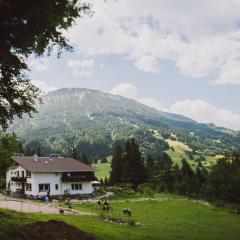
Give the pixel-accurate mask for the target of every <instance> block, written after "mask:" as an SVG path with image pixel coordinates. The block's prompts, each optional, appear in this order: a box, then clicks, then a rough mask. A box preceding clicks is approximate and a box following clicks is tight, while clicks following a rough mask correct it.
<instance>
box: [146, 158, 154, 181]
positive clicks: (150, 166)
mask: <svg viewBox="0 0 240 240" xmlns="http://www.w3.org/2000/svg"><path fill="white" fill-rule="evenodd" d="M145 168H146V176H147V180H148V182H151V183H153V182H154V172H155V162H154V160H153V158H152V156H151V155H148V157H147V159H146V160H145Z"/></svg>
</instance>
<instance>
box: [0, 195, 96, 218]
mask: <svg viewBox="0 0 240 240" xmlns="http://www.w3.org/2000/svg"><path fill="white" fill-rule="evenodd" d="M0 208H5V209H10V210H14V211H18V212H26V213H44V214H60V212H59V210H60V209H64V214H68V215H95V214H93V213H90V212H84V211H77V210H71V209H66V208H59V207H58V206H54V205H52V204H38V203H33V202H31V201H27V200H21V199H15V198H10V197H6V196H3V195H0Z"/></svg>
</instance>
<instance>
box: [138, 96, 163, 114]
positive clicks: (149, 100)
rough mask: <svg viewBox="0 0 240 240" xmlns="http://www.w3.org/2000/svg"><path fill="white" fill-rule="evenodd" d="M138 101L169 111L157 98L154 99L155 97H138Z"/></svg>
mask: <svg viewBox="0 0 240 240" xmlns="http://www.w3.org/2000/svg"><path fill="white" fill-rule="evenodd" d="M137 101H138V102H140V103H142V104H144V105H146V106H149V107H152V108H155V109H157V110H160V111H167V109H166V108H165V107H164V106H163V105H162V104H161V103H160V101H159V100H157V99H154V98H139V99H137Z"/></svg>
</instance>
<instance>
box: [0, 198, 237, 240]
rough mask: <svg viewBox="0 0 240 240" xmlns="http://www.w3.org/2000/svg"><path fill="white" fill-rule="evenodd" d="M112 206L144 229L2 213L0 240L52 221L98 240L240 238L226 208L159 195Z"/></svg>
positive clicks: (86, 206) (80, 219)
mask: <svg viewBox="0 0 240 240" xmlns="http://www.w3.org/2000/svg"><path fill="white" fill-rule="evenodd" d="M73 206H74V208H75V209H78V210H87V211H93V212H98V213H99V210H97V209H96V205H95V203H84V204H77V205H73ZM111 206H112V210H111V211H110V212H109V215H111V216H114V217H121V218H124V216H123V214H122V209H123V208H125V207H128V208H131V209H132V214H133V216H132V219H134V220H135V221H137V222H141V223H142V224H143V225H142V226H140V227H136V226H125V225H120V224H117V223H109V222H105V221H103V220H101V219H100V218H99V217H94V216H91V217H85V216H60V215H43V214H23V213H16V212H12V211H7V210H1V211H0V216H1V221H0V239H1V240H2V239H6V238H4V233H3V230H6V229H8V228H12V227H16V226H20V225H22V224H25V223H30V222H34V221H47V220H50V219H56V220H62V221H65V222H67V223H69V224H71V225H73V226H75V227H78V228H80V229H82V230H84V231H86V232H88V233H89V234H91V235H93V236H95V237H96V238H97V239H99V240H122V239H127V240H143V239H144V240H145V239H150V240H161V239H169V240H171V239H172V240H175V239H176V240H177V239H189V240H190V239H191V240H194V239H199V240H202V239H208V240H215V239H216V240H221V239H222V240H225V239H228V240H235V239H236V240H237V239H239V236H240V216H239V215H235V214H231V213H230V212H229V210H228V209H225V208H217V207H214V206H211V205H209V206H206V205H203V204H201V203H199V202H194V201H193V200H187V199H185V198H182V197H178V196H171V195H159V196H158V198H156V199H154V200H148V199H137V200H136V199H135V200H134V199H129V200H126V199H125V200H113V201H112V202H111ZM125 218H129V217H125ZM12 240H15V239H12Z"/></svg>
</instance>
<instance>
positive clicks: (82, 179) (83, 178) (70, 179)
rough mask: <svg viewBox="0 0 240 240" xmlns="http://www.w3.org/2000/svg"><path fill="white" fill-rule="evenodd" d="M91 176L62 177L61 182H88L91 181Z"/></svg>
mask: <svg viewBox="0 0 240 240" xmlns="http://www.w3.org/2000/svg"><path fill="white" fill-rule="evenodd" d="M93 180H94V177H93V176H63V177H62V182H89V181H93Z"/></svg>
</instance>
